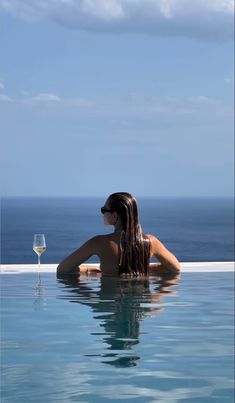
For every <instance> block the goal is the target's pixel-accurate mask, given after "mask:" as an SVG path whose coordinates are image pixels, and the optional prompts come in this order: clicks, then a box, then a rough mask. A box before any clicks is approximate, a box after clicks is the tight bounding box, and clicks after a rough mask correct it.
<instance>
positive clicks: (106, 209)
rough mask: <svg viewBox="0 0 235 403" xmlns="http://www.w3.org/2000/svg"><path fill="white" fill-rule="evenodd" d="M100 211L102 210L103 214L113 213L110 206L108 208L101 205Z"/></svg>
mask: <svg viewBox="0 0 235 403" xmlns="http://www.w3.org/2000/svg"><path fill="white" fill-rule="evenodd" d="M100 211H101V214H105V213H113V210H110V209H109V208H106V207H101V209H100Z"/></svg>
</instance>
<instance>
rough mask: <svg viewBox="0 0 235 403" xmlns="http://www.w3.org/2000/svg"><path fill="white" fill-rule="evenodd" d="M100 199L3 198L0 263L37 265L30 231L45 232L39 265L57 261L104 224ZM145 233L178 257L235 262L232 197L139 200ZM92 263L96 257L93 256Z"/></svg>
mask: <svg viewBox="0 0 235 403" xmlns="http://www.w3.org/2000/svg"><path fill="white" fill-rule="evenodd" d="M103 204H104V200H103V199H100V198H80V199H78V198H3V199H2V202H1V221H2V234H1V235H2V263H5V264H13V263H18V264H20V263H36V261H37V259H36V255H35V254H34V253H33V251H32V240H33V234H34V233H44V234H45V236H46V241H47V251H46V253H45V254H44V255H43V256H42V263H58V262H59V261H60V260H61V259H63V257H64V256H66V255H67V254H69V253H71V252H72V251H73V250H74V249H76V248H78V247H79V246H80V245H81V244H82V243H83V242H85V241H86V240H87V239H89V238H90V237H92V236H94V235H97V234H105V233H108V232H111V231H112V227H107V226H104V225H103V217H102V215H101V214H100V206H102V205H103ZM138 204H139V213H140V221H141V225H142V228H143V230H144V232H146V233H152V234H154V235H155V236H157V237H158V238H159V239H160V240H161V241H162V242H163V243H164V244H165V245H166V246H167V247H168V248H169V249H170V250H171V251H172V252H173V253H174V254H175V255H176V256H177V257H178V259H179V260H180V261H182V262H184V261H231V260H234V246H233V245H234V226H233V224H234V210H233V200H232V199H223V198H221V199H219V198H218V199H212V198H202V199H200V198H195V199H193V198H188V199H173V198H171V199H147V198H145V199H144V198H143V199H139V200H138ZM90 261H91V262H95V261H97V257H95V256H94V257H92V258H91V259H90Z"/></svg>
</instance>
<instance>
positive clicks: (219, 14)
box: [0, 0, 234, 40]
mask: <svg viewBox="0 0 235 403" xmlns="http://www.w3.org/2000/svg"><path fill="white" fill-rule="evenodd" d="M0 8H2V9H3V10H5V11H6V12H8V13H10V14H12V15H14V16H17V17H19V18H23V19H27V20H40V19H51V20H53V21H57V22H58V23H61V24H63V25H65V26H68V27H72V28H77V29H82V30H87V31H94V32H108V33H109V32H110V33H115V32H116V33H124V32H126V33H128V32H130V33H131V32H132V33H147V34H153V35H159V36H185V37H196V38H205V39H209V40H223V39H228V38H230V39H231V38H233V17H234V4H233V0H193V1H189V0H50V1H49V0H0Z"/></svg>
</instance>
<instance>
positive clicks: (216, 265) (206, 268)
mask: <svg viewBox="0 0 235 403" xmlns="http://www.w3.org/2000/svg"><path fill="white" fill-rule="evenodd" d="M57 266H58V264H41V266H40V272H42V273H56V269H57ZM81 269H82V271H84V272H86V271H89V272H92V271H97V270H99V264H98V263H87V264H82V265H81ZM37 271H38V265H37V264H1V265H0V274H14V273H30V272H37ZM234 271H235V262H233V261H230V262H183V263H181V272H183V273H186V272H188V273H208V272H234Z"/></svg>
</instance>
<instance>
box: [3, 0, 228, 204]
mask: <svg viewBox="0 0 235 403" xmlns="http://www.w3.org/2000/svg"><path fill="white" fill-rule="evenodd" d="M233 18H234V8H233V1H231V0H207V1H204V0H194V1H191V2H190V1H188V0H0V135H1V159H0V160H1V161H0V164H1V167H0V171H1V173H0V179H1V184H2V185H1V194H2V196H4V197H8V196H53V197H57V196H63V197H69V196H102V197H103V196H105V195H108V194H110V193H112V192H115V191H127V192H131V193H133V194H135V195H136V196H141V197H143V196H151V197H195V196H199V197H227V196H229V197H230V196H232V195H233V183H234V180H233V167H234V154H233V143H234V138H233V134H234V128H233V109H234V107H233V98H234V94H233V87H234V76H233V70H234V66H233V57H234V55H233V45H234V44H233V29H234V27H233Z"/></svg>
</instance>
